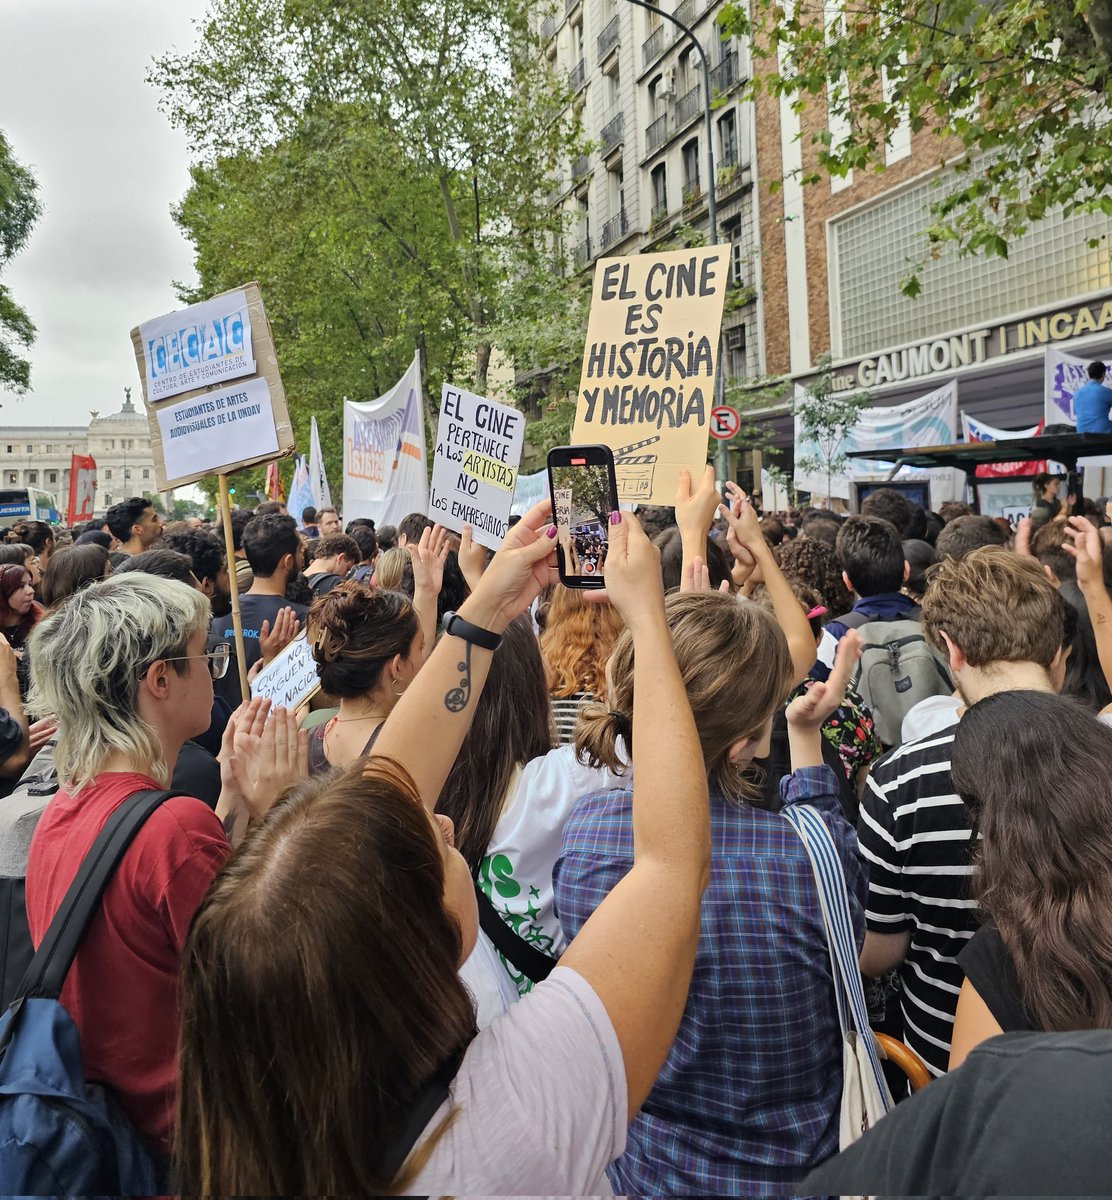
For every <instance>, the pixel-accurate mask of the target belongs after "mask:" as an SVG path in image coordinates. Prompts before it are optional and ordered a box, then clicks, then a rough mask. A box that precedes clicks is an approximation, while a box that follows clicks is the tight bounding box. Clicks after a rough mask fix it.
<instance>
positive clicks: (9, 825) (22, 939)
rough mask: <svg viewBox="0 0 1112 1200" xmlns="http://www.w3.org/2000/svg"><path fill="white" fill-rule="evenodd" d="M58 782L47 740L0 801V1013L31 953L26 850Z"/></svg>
mask: <svg viewBox="0 0 1112 1200" xmlns="http://www.w3.org/2000/svg"><path fill="white" fill-rule="evenodd" d="M58 786H59V785H58V772H57V770H56V769H55V767H54V741H53V739H51V740H50V741H49V742H47V743H46V745H45V746H43V747H42V749H41V750H39V752H38V754H36V755H35V757H34V758H33V759H32V760H31V762H30V763H29V764H28V767H27V769H26V770H25V771H24V772H23V776H22V777H21V779H20V781H19V782H18V783H17V784H16V785H15V788H14V789H13V790H12V792H11V794H10V795H9V796H7V797H6V798H5V799H4V800H3V801H0V1012H3V1010H4V1009H6V1008H7V1007H8V1005H9V1004H10V1003H11V1002H12V1000H13V999H15V994H16V989H17V988H18V987H19V985H20V983H21V982H22V980H23V976H24V973H25V972H26V970H27V966H28V964H29V963H30V961H31V957H32V955H33V954H34V947H33V946H32V944H31V930H30V929H29V928H28V925H27V906H26V898H25V883H26V875H27V852H28V851H29V850H30V848H31V838H32V837H33V836H34V833H35V827H36V826H37V825H38V823H39V817H41V816H42V814H43V810H44V809H45V808H46V806H47V805H48V804H49V803H50V799H51V797H52V796H53V795H54V793H55V792H56V791H57V790H58Z"/></svg>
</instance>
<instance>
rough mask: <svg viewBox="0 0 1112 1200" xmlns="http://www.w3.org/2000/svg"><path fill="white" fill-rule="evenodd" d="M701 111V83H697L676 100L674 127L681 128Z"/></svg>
mask: <svg viewBox="0 0 1112 1200" xmlns="http://www.w3.org/2000/svg"><path fill="white" fill-rule="evenodd" d="M702 111H703V85H702V84H701V83H697V84H696V85H695V86H694V87H693V88H691V89H690V90H689V91H687V92H685V93H684V94H683V95H682V96H681V97H680V98H679V99H678V100H677V101H676V128H677V129H681V128H682V127H683V126H684V125H686V124H687V122H688V121H690V120H691V118H692V117H696V116H699V115H700V114H701V113H702Z"/></svg>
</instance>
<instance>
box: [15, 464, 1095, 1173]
mask: <svg viewBox="0 0 1112 1200" xmlns="http://www.w3.org/2000/svg"><path fill="white" fill-rule="evenodd" d="M1052 482H1054V483H1056V482H1057V481H1048V480H1043V479H1040V480H1038V481H1037V483H1036V494H1035V495H1034V496H1033V506H1032V514H1031V516H1030V517H1029V518H1024V519H1023V520H1022V521H1020V522H1019V524H1018V528H1015V529H1013V528H1012V527H1011V525H1010V524H1009V523H1008V522H1007V521H1006V520H996V519H992V518H989V517H983V516H978V515H976V514H974V513H973V512H972V510H970V509H969V508H967V507H966V506H963V505H944V506H942V510H941V511H940V512H939V513H937V514H936V513H933V512H926V511H924V510H922V509H921V508H918V507H917V506H915V505H914V504H912V503H910V502H909V501H908V499H907V498H906V497H905V496H904V495H903V494H902V493H901V492H899V491H898V490H894V489H891V488H881V489H880V490H877V491H875V492H873V493H872V494H870V495H869V496H868V497H867V499H866V500H865V501H864V502H863V503H862V505H861V511H860V512H859V513H856V514H852V515H844V514H837V513H834V512H832V511H830V510H827V509H819V508H807V509H802V510H792V511H790V512H782V513H774V514H764V515H763V516H762V514H761V513H760V511H759V507H758V505H757V504H755V503H754V502H753V501H752V500H751V498H750V497H749V496H747V495H746V494H745V493H744V492H743V491H742V490H741V489H740V488H739V487H738V486H737V485H736V484H733V483H728V484H727V485H726V488H725V490H724V494H720V493H719V491H718V489H717V487H716V483H715V479H714V472H713V470H712V469H711V468H709V467H708V468H707V471H706V474H705V476H704V477H703V478H702V479H692V478H691V477H690V476H689V475H688V474H687V473H686V472H685V473H684V474H683V475H682V476H681V479H680V483H679V490H678V492H677V496H676V502H675V505H674V506H673V507H669V508H662V507H644V506H643V507H642V508H641V509H639V510H638V512H637V513H636V514H631V513H620V512H615V513H613V514H612V516H611V518H610V525H609V528H608V530H607V534H608V538H607V543H608V545H607V549H606V553H605V560H604V564H602V560H601V559H600V564H602V567H603V570H604V576H605V590H604V591H594V592H582V591H572V590H569V589H566V588H563V587H562V586H560V585H559V584H558V583H557V576H556V570H555V566H556V556H555V553H554V551H555V548H556V545H557V541H556V539H557V532H558V531H557V528H556V526H555V525H554V524H552V516H551V510H550V505H549V504H548V502H542V503H541V504H538V505H537V506H535V507H534V508H533V509H532V510H530V511H529V512H528V513H527V514H525V515H524V516H523V517H522V518H521V519H520V520H517V521H516V522H515V523H513V524H512V526H511V528H510V531H509V533H508V535H507V537H506V540H505V543H504V544H503V546H502V548H501V549H500V550H499V551H498V552H497V553H496V554H494V555H493V556H492V555H491V554H490V553H489V552H488V551H487V550H485V549H484V548H483V547H482V546H480V545H478V544H477V543H476V542H474V540H473V539H472V537H471V533H470V530H469V529H468V528H467V527H465V528H464V531H463V533H462V535H461V536H459V537H456V536H454V535H451V534H449V533H447V532H446V531H445V530H443V529H442V528H440V527H439V526H435V525H434V524H433V523H432V522H431V521H430V520H429V519H428V518H427V517H425V516H423V515H421V514H412V515H411V516H409V517H407V518H406V519H405V520H404V521H402V522H401V524H400V525H399V526H398V527H397V528H396V529H395V528H388V527H379V528H376V527H375V525H374V523H373V522H372V521H369V520H366V519H357V520H355V521H352V522H350V523H349V524H348V525H347V527H346V529H343V528H342V526H341V521H340V517H339V515H338V514H337V513H336V512H335V510H333V509H322V510H319V511H318V510H316V509H309V510H306V511H305V512H304V513H302V514H301V520H300V521H298V520H296V519H295V518H294V517H292V516H290V515H289V514H288V513H287V512H285V510H284V508H283V507H282V506H281V505H279V504H277V503H268V504H264V505H260V506H259V508H257V509H255V510H254V511H250V512H247V511H244V512H235V513H233V514H232V521H231V527H232V533H233V537H232V542H233V555H234V557H233V560H232V561H228V560H227V557H226V554H225V542H224V538H223V531H222V529H221V527H220V526H219V524H218V523H208V522H204V521H201V520H198V519H191V520H189V521H185V522H174V523H172V524H166V525H164V524H163V522H162V521H161V519H160V518H159V517H158V515H157V514H156V513H155V512H154V510H153V509H152V507H151V505H150V503H149V501H147V500H144V499H143V498H136V499H132V500H128V501H125V502H124V503H122V504H118V505H116V506H114V507H113V508H112V509H110V510H109V512H108V513H107V516H106V518H105V519H104V520H103V521H94V522H92V523H90V524H89V526H88V527H84V528H77V529H74V530H68V531H62V530H52V529H51V528H50V526H48V525H45V524H43V523H41V522H25V523H23V524H21V525H17V526H16V527H15V528H14V529H13V530H12V531H10V534H9V540H8V543H7V544H5V545H3V546H0V629H2V631H3V635H4V636H3V638H2V639H0V793H2V794H4V795H9V794H10V795H9V800H14V799H15V798H16V796H17V795H21V794H23V793H21V788H22V789H23V791H24V793H25V792H26V780H27V779H29V778H33V779H35V780H41V779H42V778H43V765H44V763H47V764H48V765H50V767H51V769H52V770H53V772H54V774H55V775H56V779H55V782H54V787H53V789H51V790H47V793H46V794H45V795H44V796H43V798H42V800H41V803H39V805H38V807H37V808H35V809H34V819H35V821H36V822H37V824H36V825H35V828H34V836H33V839H32V840H31V843H30V849H29V852H28V854H27V858H26V881H25V883H26V886H25V918H24V919H25V921H26V926H27V929H28V930H29V934H30V939H31V942H32V943H33V944H34V945H39V944H40V943H41V942H42V941H43V939H44V937H45V936H46V934H47V930H48V929H49V927H50V925H51V922H52V920H53V917H54V915H55V913H56V912H57V911H58V909H59V906H60V905H61V904H62V901H63V897H64V896H65V894H66V892H67V889H68V888H69V886H70V883H71V881H72V880H73V879H74V876H75V874H76V873H77V872H78V870H79V867H80V865H81V863H82V861H83V859H84V858H85V856H86V855H87V854H88V853H89V851H90V849H91V848H92V847H93V846H94V843H95V842H96V841H97V839H98V835H99V834H100V833H101V831H102V829H103V828H104V827H105V825H106V823H108V822H109V820H110V818H111V817H112V814H113V813H114V812H115V811H116V810H117V809H119V808H120V807H121V806H122V805H123V804H124V803H125V802H127V801H128V800H129V798H130V797H132V796H134V795H135V794H136V793H138V792H141V791H144V790H146V789H154V790H158V789H163V790H164V791H165V792H166V793H167V795H166V798H165V799H164V800H163V801H162V802H161V803H160V804H159V806H158V807H157V808H155V809H154V810H153V812H152V813H151V815H150V816H149V817H148V818H147V819H146V821H145V823H144V824H143V825H142V826H141V827H140V828H139V831H138V833H137V834H136V835H135V837H134V841H133V842H132V843H131V844H130V846H129V847H128V848H127V850H126V852H124V854H123V857H122V859H121V861H120V865H119V867H118V869H117V870H116V872H115V874H114V875H113V876H112V878H111V880H110V882H109V883H108V886H107V888H106V890H105V892H104V895H103V900H102V903H101V905H100V908H99V909H98V910H97V911H96V912H95V913H94V915H93V916H92V918H91V920H90V921H89V924H88V927H87V930H86V933H85V935H84V937H83V938H82V940H81V942H80V946H79V948H78V950H77V954H76V957H75V959H74V962H73V966H72V968H71V969H70V971H69V973H68V975H67V976H66V978H65V984H64V987H63V988H62V991H61V996H60V1002H61V1005H62V1007H63V1008H64V1010H65V1012H66V1013H68V1014H69V1017H70V1018H72V1021H73V1023H74V1025H75V1026H76V1030H77V1034H78V1035H79V1038H80V1059H81V1065H82V1067H83V1071H84V1077H85V1079H87V1080H88V1081H89V1082H90V1083H91V1084H95V1085H97V1086H99V1087H101V1088H103V1089H105V1090H106V1091H107V1092H108V1094H110V1095H111V1096H112V1098H113V1102H114V1103H118V1105H119V1106H120V1110H121V1111H122V1113H123V1118H122V1119H123V1120H126V1122H127V1123H128V1125H129V1127H130V1128H133V1129H134V1130H135V1131H136V1132H137V1134H138V1137H139V1139H140V1142H141V1145H142V1147H143V1149H144V1152H145V1153H146V1154H147V1155H149V1158H150V1163H151V1165H152V1169H153V1171H154V1178H155V1179H156V1180H157V1182H158V1184H159V1186H160V1187H161V1188H163V1189H166V1188H177V1189H180V1191H181V1192H182V1193H183V1194H206V1195H207V1194H229V1195H231V1194H255V1195H263V1194H266V1195H279V1194H283V1195H284V1194H359V1193H364V1192H366V1193H368V1194H386V1193H409V1192H413V1193H421V1194H436V1195H440V1194H448V1195H453V1194H461V1193H472V1194H492V1195H498V1194H519V1195H528V1194H541V1195H566V1194H590V1195H597V1194H607V1193H609V1192H610V1191H611V1190H613V1191H614V1192H616V1193H618V1194H628V1195H658V1194H667V1195H695V1194H700V1195H724V1194H731V1195H789V1194H812V1193H816V1194H817V1193H825V1192H830V1191H842V1192H845V1191H852V1192H855V1193H863V1192H898V1193H901V1194H910V1193H917V1192H931V1193H940V1194H941V1193H949V1192H962V1191H967V1190H976V1189H975V1188H974V1187H973V1186H972V1185H973V1181H974V1180H976V1181H984V1180H989V1181H995V1184H996V1186H997V1187H998V1188H1002V1189H1003V1190H1012V1191H1016V1190H1031V1189H1032V1188H1033V1189H1034V1190H1053V1189H1050V1188H1049V1187H1048V1185H1047V1184H1046V1182H1045V1181H1047V1180H1054V1179H1057V1178H1061V1179H1063V1180H1068V1181H1069V1182H1070V1184H1071V1187H1070V1188H1069V1190H1073V1191H1099V1190H1100V1188H1099V1186H1098V1185H1099V1183H1100V1181H1101V1180H1100V1176H1099V1171H1100V1170H1101V1169H1102V1168H1103V1166H1104V1165H1106V1164H1105V1163H1104V1160H1105V1159H1106V1158H1107V1157H1108V1155H1107V1152H1106V1151H1105V1150H1104V1149H1103V1145H1102V1144H1096V1145H1094V1141H1096V1142H1097V1143H1102V1142H1103V1139H1100V1138H1099V1137H1096V1138H1094V1137H1090V1136H1089V1135H1088V1134H1087V1133H1086V1130H1090V1129H1092V1128H1094V1126H1093V1125H1092V1114H1093V1113H1094V1112H1102V1111H1103V1105H1104V1104H1105V1103H1106V1101H1105V1100H1104V1099H1103V1097H1104V1096H1105V1095H1107V1094H1110V1093H1112V1089H1108V1088H1107V1085H1105V1084H1103V1083H1102V1081H1101V1078H1100V1075H1099V1071H1098V1068H1099V1067H1102V1066H1103V1064H1104V1062H1105V1061H1106V1059H1107V1057H1108V1056H1109V1055H1112V818H1110V816H1109V813H1112V773H1110V772H1109V768H1108V763H1109V762H1110V761H1112V729H1110V728H1109V724H1110V723H1112V718H1110V715H1109V710H1110V709H1112V597H1110V595H1109V590H1108V589H1109V584H1110V583H1112V523H1110V521H1109V516H1108V514H1107V512H1106V511H1105V509H1106V506H1105V505H1104V504H1103V503H1102V504H1097V505H1092V504H1083V505H1075V504H1074V503H1073V497H1071V496H1066V497H1064V498H1061V499H1060V498H1059V495H1058V490H1057V489H1056V488H1054V487H1052V486H1051V483H1052ZM1075 508H1076V509H1077V511H1073V510H1074V509H1075ZM600 544H601V542H600ZM589 552H590V551H589V549H588V550H584V552H583V553H584V555H586V554H587V553H589ZM233 571H234V572H235V578H236V580H237V589H238V590H239V592H240V597H239V611H240V616H241V623H242V634H243V652H244V663H243V664H242V666H243V667H244V668H245V669H246V672H247V674H248V678H249V680H252V679H254V678H255V676H256V675H257V674H258V672H259V671H260V670H261V669H262V668H264V667H265V666H266V665H267V664H269V663H271V662H273V661H274V659H275V658H276V657H277V656H278V655H279V654H281V653H282V652H283V650H285V648H286V647H287V646H288V645H289V644H290V643H291V641H293V639H294V638H296V637H298V636H299V635H301V636H304V638H305V639H306V642H307V647H306V653H311V655H312V658H313V660H314V661H315V663H316V667H317V673H318V676H319V683H320V688H319V690H318V691H317V692H316V694H315V695H314V696H313V697H312V699H311V700H309V701H307V702H306V703H305V704H303V705H302V707H301V708H300V709H299V710H298V711H296V712H293V711H285V710H282V709H278V708H273V707H272V706H271V705H270V704H269V702H267V701H264V700H261V699H258V698H252V697H251V696H250V695H247V696H245V695H243V694H242V691H241V686H240V664H239V663H238V662H237V660H236V650H235V635H234V623H233V620H232V616H231V607H232V606H231V597H230V578H231V575H230V573H231V572H233ZM21 780H22V781H24V782H22V783H21ZM24 799H26V796H25V795H24ZM5 803H7V802H6V801H4V800H2V799H0V849H3V841H4V839H5V838H6V837H8V836H9V826H8V825H7V824H6V823H5V821H4V805H5ZM25 811H26V806H24V807H22V808H21V809H20V813H21V814H24V815H25ZM804 811H809V812H810V813H812V814H817V819H818V821H819V822H820V824H821V827H822V828H823V829H825V831H826V835H827V836H828V837H829V840H830V843H831V845H832V847H833V853H834V856H835V858H836V861H837V864H838V867H839V871H838V873H837V874H838V878H839V879H841V880H842V882H841V883H840V884H839V886H840V887H841V888H842V889H843V890H844V893H845V895H844V899H845V904H846V911H847V912H848V914H849V925H850V927H851V932H852V937H853V938H854V940H855V942H856V949H857V952H858V954H859V963H858V966H859V970H860V973H861V976H862V977H863V983H864V994H865V996H866V997H867V1004H868V1015H869V1020H870V1023H871V1024H872V1026H873V1028H874V1029H875V1030H876V1031H877V1032H878V1033H880V1034H884V1035H887V1036H888V1037H889V1038H892V1039H895V1040H896V1041H897V1042H899V1043H902V1044H903V1046H904V1047H906V1050H907V1053H906V1058H905V1061H906V1062H909V1063H910V1064H911V1066H910V1067H909V1068H908V1069H907V1076H906V1077H905V1075H904V1074H901V1073H895V1072H893V1071H892V1069H891V1068H892V1064H888V1067H889V1073H888V1083H889V1085H890V1087H891V1092H892V1097H893V1099H894V1101H895V1102H896V1103H895V1107H894V1108H893V1111H892V1112H891V1113H889V1114H888V1115H887V1116H884V1117H882V1118H881V1119H880V1120H878V1121H876V1122H875V1124H874V1127H873V1128H872V1129H870V1130H869V1131H868V1132H867V1133H865V1135H864V1137H862V1138H861V1139H860V1140H859V1141H857V1142H856V1144H855V1145H853V1146H852V1147H851V1148H847V1142H848V1141H849V1140H850V1139H847V1138H846V1136H845V1131H844V1125H843V1121H842V1107H843V1088H844V1085H845V1080H846V1077H845V1075H844V1073H843V1071H844V1061H845V1060H844V1033H845V1029H844V1026H843V1018H842V1017H841V1016H840V1006H839V1003H838V1002H837V1000H836V985H835V974H834V968H833V966H832V949H831V944H830V936H829V926H828V921H829V914H828V913H827V911H826V909H827V906H826V902H825V900H824V898H823V897H822V896H821V894H820V889H819V887H818V886H817V883H816V875H815V866H814V864H813V861H812V857H811V852H810V851H809V848H808V846H807V845H806V844H805V843H804V840H803V839H802V838H801V836H800V834H799V833H798V832H797V830H796V828H795V827H794V825H793V822H791V821H789V820H788V819H786V815H785V814H789V815H790V814H792V813H802V812H804ZM21 819H22V817H21ZM13 919H15V918H14V917H11V918H9V920H13ZM854 973H855V975H856V969H855V972H854ZM12 998H14V997H12V996H8V997H6V998H5V1002H7V1000H9V999H12ZM909 1078H910V1079H911V1080H912V1081H913V1084H914V1086H915V1088H916V1090H915V1091H914V1094H909V1091H910V1088H909V1085H908V1079H909ZM923 1079H926V1080H929V1082H927V1083H926V1085H925V1086H922V1080H923ZM1071 1080H1072V1081H1073V1082H1072V1084H1071ZM1034 1087H1037V1088H1039V1091H1040V1095H1042V1094H1045V1096H1047V1097H1054V1098H1055V1101H1056V1105H1055V1107H1054V1110H1053V1111H1052V1112H1051V1111H1048V1109H1047V1106H1046V1104H1045V1103H1043V1102H1042V1101H1041V1100H1040V1103H1039V1104H1037V1105H1034V1106H1032V1105H1030V1104H1029V1101H1030V1098H1031V1096H1030V1094H1028V1092H1027V1089H1028V1088H1034ZM1102 1089H1103V1090H1102ZM1032 1094H1033V1093H1032ZM1025 1102H1028V1107H1027V1109H1026V1110H1025V1107H1024V1106H1025ZM0 1103H2V1101H0ZM985 1103H988V1104H991V1105H992V1106H993V1108H994V1110H995V1109H998V1110H999V1111H1000V1112H1007V1113H1009V1114H1010V1120H1011V1124H1010V1125H1009V1126H1007V1127H1004V1126H1003V1125H1002V1124H1001V1122H1000V1121H998V1120H996V1119H995V1117H994V1116H993V1114H992V1113H989V1112H982V1113H977V1112H976V1111H974V1110H971V1108H970V1106H971V1105H974V1106H975V1105H978V1104H985ZM1036 1110H1037V1111H1036ZM1040 1125H1042V1126H1043V1127H1044V1129H1046V1130H1052V1131H1053V1132H1043V1131H1042V1130H1040ZM840 1151H841V1153H840ZM5 1153H6V1151H5V1149H4V1147H3V1146H2V1145H0V1175H2V1174H3V1169H4V1168H3V1164H4V1155H5ZM1056 1172H1057V1173H1058V1174H1056ZM1086 1183H1088V1184H1090V1185H1091V1186H1088V1187H1085V1186H1082V1185H1084V1184H1086ZM984 1190H992V1188H991V1187H989V1186H987V1185H986V1187H985V1189H984Z"/></svg>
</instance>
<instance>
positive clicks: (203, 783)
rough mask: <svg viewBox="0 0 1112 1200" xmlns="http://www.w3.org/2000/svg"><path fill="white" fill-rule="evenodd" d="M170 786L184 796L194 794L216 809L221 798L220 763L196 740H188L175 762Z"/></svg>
mask: <svg viewBox="0 0 1112 1200" xmlns="http://www.w3.org/2000/svg"><path fill="white" fill-rule="evenodd" d="M170 788H171V789H172V790H173V791H174V792H177V793H180V794H181V795H183V796H194V797H196V798H197V799H198V800H200V801H202V802H203V803H205V804H207V805H208V806H209V808H212V809H215V808H216V802H217V801H218V800H219V799H220V764H219V763H218V762H217V761H216V759H215V758H213V756H212V755H211V754H209V752H208V751H207V750H204V749H202V748H201V747H200V746H198V745H197V743H196V742H186V743H185V745H184V746H182V748H181V750H180V751H179V753H178V761H177V762H176V763H175V764H174V778H173V779H172V780H171V781H170Z"/></svg>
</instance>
